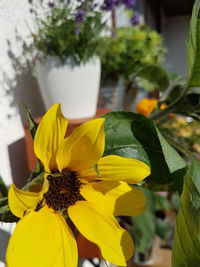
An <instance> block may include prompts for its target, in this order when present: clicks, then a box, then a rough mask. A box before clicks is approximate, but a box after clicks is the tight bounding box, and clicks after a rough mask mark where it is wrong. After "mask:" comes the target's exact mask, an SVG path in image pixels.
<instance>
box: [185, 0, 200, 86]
mask: <svg viewBox="0 0 200 267" xmlns="http://www.w3.org/2000/svg"><path fill="white" fill-rule="evenodd" d="M187 48H188V83H189V86H190V87H192V86H200V1H199V0H196V1H195V3H194V6H193V12H192V18H191V21H190V31H189V38H188V44H187Z"/></svg>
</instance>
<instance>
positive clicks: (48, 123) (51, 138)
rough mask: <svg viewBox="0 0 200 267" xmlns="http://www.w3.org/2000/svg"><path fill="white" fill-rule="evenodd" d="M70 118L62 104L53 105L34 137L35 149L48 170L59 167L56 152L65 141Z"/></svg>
mask: <svg viewBox="0 0 200 267" xmlns="http://www.w3.org/2000/svg"><path fill="white" fill-rule="evenodd" d="M67 125H68V120H67V119H66V118H65V117H64V116H63V115H62V112H61V107H60V104H55V105H53V106H52V107H51V108H50V109H49V111H47V113H46V114H45V115H44V117H43V118H42V120H41V122H40V124H39V126H38V129H37V131H36V134H35V138H34V151H35V154H36V156H37V157H38V158H39V159H40V160H41V162H42V164H43V165H44V168H45V170H46V171H47V172H50V171H53V170H56V169H57V166H56V160H55V152H56V150H57V149H58V146H59V144H60V142H62V141H63V139H64V137H65V134H66V129H67Z"/></svg>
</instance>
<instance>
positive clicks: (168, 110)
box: [150, 86, 189, 120]
mask: <svg viewBox="0 0 200 267" xmlns="http://www.w3.org/2000/svg"><path fill="white" fill-rule="evenodd" d="M188 89H189V86H186V87H185V88H184V90H183V92H182V94H181V95H180V96H179V97H178V98H177V99H176V100H175V101H174V102H173V103H171V104H170V105H169V106H168V107H167V108H165V109H163V110H160V111H158V112H155V113H153V114H152V115H151V116H150V118H151V119H153V120H158V119H161V118H163V117H165V116H166V115H167V114H169V113H171V112H174V111H175V110H176V106H177V104H179V103H180V102H181V101H182V99H183V98H184V97H185V95H186V94H187V92H188Z"/></svg>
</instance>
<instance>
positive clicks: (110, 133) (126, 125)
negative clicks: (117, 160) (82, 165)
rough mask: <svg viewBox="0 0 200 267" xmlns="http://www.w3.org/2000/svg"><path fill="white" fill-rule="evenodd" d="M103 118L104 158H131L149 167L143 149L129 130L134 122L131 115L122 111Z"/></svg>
mask: <svg viewBox="0 0 200 267" xmlns="http://www.w3.org/2000/svg"><path fill="white" fill-rule="evenodd" d="M103 117H104V118H106V121H105V132H106V147H105V152H104V156H106V155H118V156H121V157H132V158H136V159H139V160H141V161H143V162H145V163H147V164H149V165H150V163H149V159H148V157H147V154H146V152H145V150H144V148H143V147H142V145H141V144H140V142H139V141H138V140H137V139H136V138H135V136H134V135H133V132H132V129H131V125H132V122H133V120H134V117H133V113H131V112H123V111H120V112H111V113H108V114H106V115H104V116H103Z"/></svg>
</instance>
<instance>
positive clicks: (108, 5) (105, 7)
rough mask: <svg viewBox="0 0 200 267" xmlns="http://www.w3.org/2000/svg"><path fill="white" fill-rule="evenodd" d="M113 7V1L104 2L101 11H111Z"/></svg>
mask: <svg viewBox="0 0 200 267" xmlns="http://www.w3.org/2000/svg"><path fill="white" fill-rule="evenodd" d="M114 7H115V0H104V2H103V5H102V6H101V9H103V10H112V9H114Z"/></svg>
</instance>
